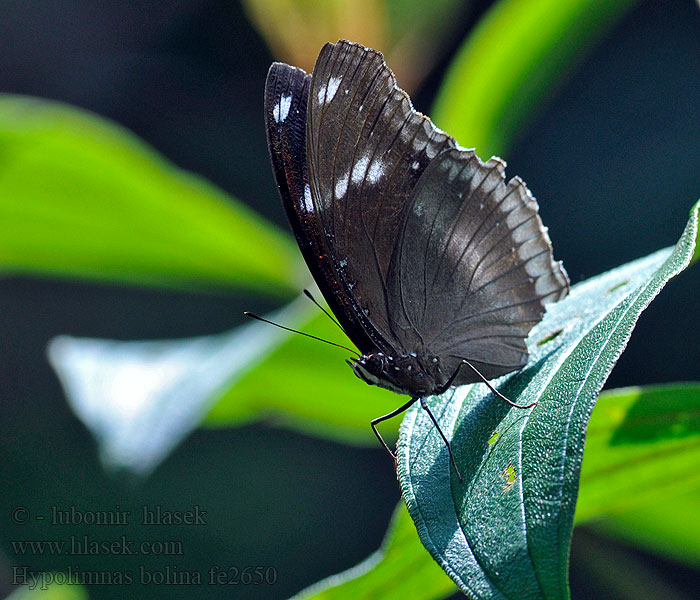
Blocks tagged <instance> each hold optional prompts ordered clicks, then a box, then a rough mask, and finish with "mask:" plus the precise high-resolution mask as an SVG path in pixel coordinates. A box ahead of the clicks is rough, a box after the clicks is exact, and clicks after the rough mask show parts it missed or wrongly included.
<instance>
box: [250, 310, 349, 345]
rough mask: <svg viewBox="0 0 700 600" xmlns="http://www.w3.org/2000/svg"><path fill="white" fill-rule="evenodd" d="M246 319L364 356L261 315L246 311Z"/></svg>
mask: <svg viewBox="0 0 700 600" xmlns="http://www.w3.org/2000/svg"><path fill="white" fill-rule="evenodd" d="M243 314H244V315H245V316H246V317H249V318H251V319H256V320H257V321H262V322H263V323H268V324H269V325H274V326H275V327H279V328H280V329H284V330H285V331H291V332H292V333H298V334H299V335H305V336H306V337H310V338H311V339H313V340H318V341H319V342H323V343H324V344H329V345H330V346H335V347H336V348H342V349H343V350H347V351H348V352H352V353H353V354H355V355H356V356H362V355H361V354H360V353H359V352H357V351H356V350H353V349H352V348H348V347H347V346H341V345H340V344H336V343H335V342H329V341H328V340H324V339H323V338H320V337H316V336H315V335H311V334H310V333H304V332H303V331H298V330H296V329H292V328H290V327H285V326H284V325H280V324H279V323H275V322H274V321H270V320H269V319H265V318H263V317H261V316H259V315H256V314H255V313H252V312H248V311H245V312H244V313H243Z"/></svg>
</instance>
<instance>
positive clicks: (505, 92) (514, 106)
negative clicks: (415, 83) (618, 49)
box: [432, 0, 635, 158]
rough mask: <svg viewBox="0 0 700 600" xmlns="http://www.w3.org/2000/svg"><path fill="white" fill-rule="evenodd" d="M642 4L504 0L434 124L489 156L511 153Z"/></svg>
mask: <svg viewBox="0 0 700 600" xmlns="http://www.w3.org/2000/svg"><path fill="white" fill-rule="evenodd" d="M634 3H635V0H504V1H501V2H497V3H496V4H495V5H494V6H493V7H492V8H491V10H490V11H489V12H488V14H487V15H486V16H485V17H484V18H483V19H482V20H481V21H480V22H479V25H478V26H477V28H476V29H475V30H474V32H473V33H472V34H471V35H470V36H469V38H468V39H467V41H466V42H465V44H464V45H463V46H462V48H461V49H460V50H459V52H458V54H457V56H456V57H455V59H454V61H453V62H452V65H451V66H450V68H449V70H448V72H447V75H446V77H445V80H444V82H443V85H442V86H441V88H440V93H439V94H438V97H437V98H436V101H435V106H434V110H433V114H432V117H433V120H434V121H435V123H436V124H437V125H438V126H439V127H441V128H443V129H444V130H445V131H449V132H450V134H451V135H453V136H454V137H455V138H456V139H457V140H459V142H460V143H461V144H462V145H464V146H468V147H470V148H472V147H475V148H476V150H477V153H478V154H479V155H480V156H482V157H484V158H486V157H488V156H490V155H492V154H496V155H504V154H505V153H506V152H507V150H508V144H509V143H511V142H512V141H513V138H514V137H515V134H516V133H517V132H519V131H521V130H522V128H523V123H524V122H526V121H527V120H528V119H529V118H530V117H531V116H532V114H533V112H534V111H535V109H538V110H542V108H543V106H544V103H543V102H542V99H543V98H546V97H547V96H549V95H551V94H552V92H553V90H554V89H555V84H560V83H561V81H562V76H563V75H564V74H565V73H566V72H567V71H571V69H572V66H573V65H574V64H575V63H576V61H578V60H580V59H581V57H582V56H583V53H584V51H585V50H586V49H587V48H589V47H590V46H592V45H593V44H594V43H595V42H596V41H597V40H599V39H600V38H601V37H602V36H603V35H604V34H605V33H606V32H607V30H608V29H609V28H610V27H611V26H612V25H613V24H614V23H615V22H616V21H617V20H618V19H619V18H620V17H621V16H623V15H624V14H625V13H626V12H627V11H628V10H629V9H630V8H631V7H632V6H633V5H634Z"/></svg>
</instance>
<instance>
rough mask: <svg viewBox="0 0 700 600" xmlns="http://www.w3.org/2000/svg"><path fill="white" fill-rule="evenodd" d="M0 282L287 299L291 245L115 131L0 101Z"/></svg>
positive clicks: (41, 107)
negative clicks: (241, 291) (11, 276)
mask: <svg viewBox="0 0 700 600" xmlns="http://www.w3.org/2000/svg"><path fill="white" fill-rule="evenodd" d="M0 157H2V160H0V270H2V271H5V272H11V273H31V274H42V275H54V276H73V277H82V278H90V279H100V280H108V281H118V282H129V283H139V284H150V285H167V286H175V287H192V286H199V287H204V286H206V287H214V286H218V287H221V286H223V287H228V288H232V287H245V288H249V289H255V290H258V291H263V292H266V293H277V294H282V293H284V294H287V295H289V294H291V293H292V291H293V290H295V289H298V287H299V282H300V281H302V277H305V271H304V270H303V266H302V264H301V261H300V259H299V257H298V252H297V251H296V249H295V247H294V243H293V241H292V240H291V238H290V236H286V235H283V234H282V233H280V232H279V231H277V230H276V229H275V228H274V227H273V226H271V225H269V224H267V223H266V222H265V221H264V220H263V219H261V218H260V217H258V216H256V215H255V214H254V213H253V212H252V211H250V210H249V209H247V208H246V207H245V206H244V205H242V204H240V203H238V202H237V201H235V200H234V199H232V198H230V197H228V196H226V195H225V194H224V193H223V192H221V191H220V190H218V189H216V188H215V187H214V186H212V185H211V184H209V183H207V182H206V181H204V180H202V179H200V178H198V177H195V176H194V175H191V174H188V173H185V172H184V171H181V170H179V169H177V168H176V167H175V166H173V165H172V164H170V163H168V162H167V161H166V160H164V159H163V158H162V157H160V156H158V155H157V154H156V153H155V152H154V151H153V150H152V149H150V148H149V147H147V146H146V145H145V144H143V143H142V142H141V141H139V140H138V139H137V138H136V137H134V136H133V135H132V134H130V133H129V132H127V131H126V130H124V129H122V128H121V127H119V126H117V125H115V124H113V123H109V122H108V121H106V120H104V119H101V118H99V117H97V116H95V115H91V114H89V113H86V112H84V111H81V110H78V109H76V108H71V107H69V106H66V105H63V104H60V103H57V102H51V101H46V100H39V99H36V98H28V97H22V96H9V95H4V96H0Z"/></svg>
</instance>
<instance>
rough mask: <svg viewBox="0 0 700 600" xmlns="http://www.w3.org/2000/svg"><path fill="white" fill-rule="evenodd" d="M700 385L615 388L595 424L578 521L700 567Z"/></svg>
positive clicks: (600, 405)
mask: <svg viewBox="0 0 700 600" xmlns="http://www.w3.org/2000/svg"><path fill="white" fill-rule="evenodd" d="M699 462H700V383H685V384H677V383H676V384H668V385H658V386H649V387H642V388H637V387H633V388H626V389H622V390H611V391H610V392H604V393H603V394H601V397H600V401H599V402H598V405H597V407H596V410H595V412H594V413H593V417H592V418H591V423H590V425H589V426H588V440H587V442H586V453H585V456H584V461H583V471H582V474H581V484H582V487H581V494H580V496H579V502H578V506H577V508H576V518H577V521H578V520H579V518H580V520H584V519H587V520H590V519H591V518H592V517H600V516H601V515H602V516H605V518H604V519H602V520H601V519H597V520H596V521H595V522H594V523H593V524H594V526H595V528H596V529H597V530H598V531H600V532H603V533H605V534H607V535H610V536H614V537H616V538H618V539H621V540H623V541H625V542H628V543H632V544H635V545H637V546H641V547H642V548H645V549H647V550H649V551H652V552H655V553H657V554H661V555H664V556H667V557H670V558H672V559H675V560H679V561H681V562H685V563H688V564H691V565H695V566H698V565H700V523H699V522H698V520H697V519H694V518H689V516H690V515H694V514H695V513H697V510H698V506H700V473H699V472H698V469H697V465H698V463H699Z"/></svg>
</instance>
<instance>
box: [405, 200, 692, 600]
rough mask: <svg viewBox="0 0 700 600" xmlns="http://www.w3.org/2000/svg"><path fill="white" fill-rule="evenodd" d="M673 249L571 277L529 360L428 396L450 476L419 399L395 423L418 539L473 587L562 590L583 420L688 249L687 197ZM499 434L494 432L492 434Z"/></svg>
mask: <svg viewBox="0 0 700 600" xmlns="http://www.w3.org/2000/svg"><path fill="white" fill-rule="evenodd" d="M699 206H700V203H698V204H696V205H695V206H694V207H693V210H692V212H691V216H690V220H689V221H688V225H687V226H686V229H685V231H684V232H683V235H682V236H681V238H680V240H679V242H678V243H677V244H676V246H675V247H673V248H667V249H665V250H661V251H659V252H656V253H654V254H652V255H650V256H648V257H646V258H643V259H639V260H637V261H634V262H632V263H629V264H627V265H624V266H621V267H619V268H617V269H614V270H612V271H610V272H608V273H605V274H603V275H600V276H598V277H595V278H593V279H591V280H589V281H586V282H584V283H581V284H579V285H577V286H575V287H574V288H573V289H572V291H571V294H570V295H569V296H568V297H567V298H566V299H564V300H563V301H561V302H558V303H556V304H554V305H551V306H550V307H549V309H548V311H547V314H546V315H545V318H544V319H543V321H542V322H541V323H540V324H539V325H538V326H537V327H536V328H535V329H534V330H533V332H532V334H531V336H530V338H529V349H530V352H531V357H530V362H529V364H528V366H527V367H525V368H524V369H523V370H521V371H519V372H517V373H514V374H511V375H508V376H506V377H504V378H502V379H500V380H498V381H497V382H496V385H497V387H498V388H499V389H500V391H501V392H502V393H504V394H505V395H506V396H507V397H509V398H510V399H511V400H513V401H515V402H517V403H518V404H521V405H527V404H529V403H530V402H533V401H535V400H537V401H538V404H537V406H535V407H534V408H532V409H528V410H520V409H511V408H510V407H509V406H508V405H507V404H506V403H504V402H502V401H500V400H498V399H497V398H495V397H494V396H493V395H492V394H491V393H490V392H489V391H488V388H487V387H486V386H484V385H483V384H478V385H473V386H465V387H462V388H459V389H457V390H455V391H454V392H449V393H447V394H445V395H444V396H443V397H441V398H439V399H438V402H435V400H433V401H431V403H432V404H433V406H434V410H435V412H436V416H437V418H438V420H439V422H440V424H441V427H442V428H443V431H444V432H445V434H446V435H447V437H448V438H449V439H450V440H451V442H452V448H453V450H454V451H455V454H456V458H457V463H458V465H459V468H460V470H461V473H462V475H463V476H464V483H460V482H459V481H458V480H457V478H456V476H455V474H454V470H453V469H451V467H450V464H449V462H448V455H447V451H446V448H445V447H444V444H443V443H442V441H441V439H440V437H439V435H438V433H437V432H436V430H435V427H434V426H433V425H432V423H431V421H430V419H429V418H428V416H427V415H426V414H424V412H422V411H421V410H420V409H419V408H413V409H411V410H409V411H408V414H407V415H406V417H405V419H404V421H403V424H402V426H401V431H400V437H399V447H398V469H399V480H400V482H401V487H402V491H403V494H404V498H405V500H406V503H407V505H408V509H409V512H410V513H411V516H412V517H413V520H414V522H415V523H416V527H417V529H418V533H419V535H420V537H421V540H422V542H423V544H424V545H425V546H426V548H427V549H428V550H429V551H430V553H431V554H432V556H433V558H435V560H436V561H438V563H439V564H440V565H442V566H443V568H444V569H445V570H446V571H447V573H448V575H450V576H451V577H452V578H453V579H454V580H455V582H456V583H457V584H458V585H459V587H460V588H461V589H462V590H463V591H465V593H467V594H469V595H471V596H472V597H474V598H478V599H485V598H519V599H528V598H533V599H534V598H547V599H558V598H568V597H569V592H568V558H569V549H570V543H571V532H572V528H573V521H574V510H575V507H576V497H577V494H578V486H579V473H580V469H581V460H582V456H583V446H584V441H585V434H586V424H587V422H588V418H589V416H590V413H591V410H592V409H593V406H594V404H595V401H596V399H597V396H598V392H599V390H600V388H601V387H602V385H603V383H604V382H605V379H606V378H607V376H608V374H609V373H610V371H611V369H612V367H613V366H614V364H615V362H616V360H617V358H618V357H619V355H620V354H621V352H622V351H623V349H624V347H625V345H626V344H627V341H628V339H629V337H630V335H631V333H632V329H633V328H634V325H635V323H636V320H637V318H638V317H639V315H640V313H641V312H642V310H644V308H646V306H647V305H648V304H649V303H650V302H651V300H652V299H653V298H654V297H655V296H656V294H658V292H659V291H660V290H661V289H662V288H663V286H664V285H665V284H666V282H667V281H668V280H669V279H670V278H671V277H673V276H674V275H676V274H678V273H679V272H680V271H682V270H683V269H684V268H685V267H686V266H687V264H688V263H689V261H690V258H691V256H692V255H693V251H694V249H695V239H696V234H697V225H698V207H699ZM496 432H497V433H498V434H499V435H498V437H497V438H496V439H495V441H494V442H493V443H489V441H490V440H493V439H494V438H493V436H494V433H496Z"/></svg>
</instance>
